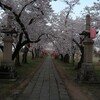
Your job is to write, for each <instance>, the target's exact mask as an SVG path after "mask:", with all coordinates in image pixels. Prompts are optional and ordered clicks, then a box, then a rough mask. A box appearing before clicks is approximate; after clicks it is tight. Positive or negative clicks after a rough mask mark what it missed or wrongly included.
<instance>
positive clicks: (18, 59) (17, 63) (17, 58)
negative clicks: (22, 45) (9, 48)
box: [15, 53, 20, 66]
mask: <svg viewBox="0 0 100 100" xmlns="http://www.w3.org/2000/svg"><path fill="white" fill-rule="evenodd" d="M15 66H20V56H19V53H18V54H17V56H16V59H15Z"/></svg>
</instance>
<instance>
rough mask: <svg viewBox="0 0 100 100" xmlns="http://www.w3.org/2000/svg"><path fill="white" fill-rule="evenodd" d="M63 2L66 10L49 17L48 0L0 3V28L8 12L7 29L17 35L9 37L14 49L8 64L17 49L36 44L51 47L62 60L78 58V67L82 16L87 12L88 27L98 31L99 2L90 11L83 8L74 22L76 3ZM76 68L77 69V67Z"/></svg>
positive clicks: (4, 23)
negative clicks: (77, 55)
mask: <svg viewBox="0 0 100 100" xmlns="http://www.w3.org/2000/svg"><path fill="white" fill-rule="evenodd" d="M55 1H56V0H55ZM63 1H64V2H65V3H66V8H65V9H64V10H62V11H61V12H60V14H55V13H53V10H52V8H51V5H50V2H51V0H1V1H0V7H1V8H0V9H1V10H2V15H1V16H2V19H0V22H1V23H0V24H1V26H5V25H6V18H7V13H8V12H10V13H11V14H12V16H13V19H12V23H11V25H12V27H13V28H14V29H15V30H16V32H17V34H16V35H14V36H13V38H14V46H15V49H14V52H13V54H12V60H14V59H15V58H16V57H17V55H18V53H19V51H20V49H21V48H22V47H23V46H25V45H26V44H28V43H33V45H34V46H33V47H35V44H37V45H39V46H38V47H39V48H40V47H41V48H44V47H45V44H48V43H52V44H53V46H54V48H55V50H56V51H57V52H58V54H62V55H63V56H64V55H66V54H69V55H72V56H73V58H74V55H75V53H79V54H81V59H80V62H81V63H82V61H83V60H82V59H83V51H82V50H83V45H82V41H83V40H82V38H80V36H79V33H81V32H82V31H83V30H85V17H84V15H86V14H87V12H88V13H89V14H90V15H91V18H92V26H95V27H96V29H99V27H100V23H99V20H100V14H99V10H100V6H99V5H100V1H99V0H98V1H97V2H96V3H94V4H93V6H91V7H86V8H85V11H84V12H85V13H83V15H82V17H77V18H76V19H73V18H72V17H71V13H73V9H74V7H75V6H77V5H78V4H79V0H63ZM1 28H2V27H1ZM1 36H2V34H1ZM98 37H99V35H98ZM98 40H99V38H97V39H95V41H96V42H95V46H99V43H98V42H97V41H98ZM1 48H2V46H1ZM37 49H38V48H37ZM79 66H81V64H80V63H79Z"/></svg>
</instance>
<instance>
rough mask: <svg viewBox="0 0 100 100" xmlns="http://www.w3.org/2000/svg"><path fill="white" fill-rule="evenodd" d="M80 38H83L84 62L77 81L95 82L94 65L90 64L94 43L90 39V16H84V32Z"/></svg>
mask: <svg viewBox="0 0 100 100" xmlns="http://www.w3.org/2000/svg"><path fill="white" fill-rule="evenodd" d="M80 35H81V36H84V37H85V39H84V41H83V45H84V61H83V63H82V67H81V68H80V70H79V75H78V76H79V81H90V82H94V81H95V80H96V77H95V72H94V65H93V63H92V58H93V57H92V55H93V43H94V41H93V40H92V39H91V37H90V15H86V30H85V31H83V32H82V33H81V34H80Z"/></svg>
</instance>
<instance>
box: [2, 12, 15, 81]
mask: <svg viewBox="0 0 100 100" xmlns="http://www.w3.org/2000/svg"><path fill="white" fill-rule="evenodd" d="M11 22H12V15H11V14H10V13H8V20H7V26H5V27H4V29H2V30H1V31H2V33H4V34H5V37H4V39H3V41H4V52H3V61H2V62H1V66H0V79H7V80H16V76H17V75H16V70H15V66H14V64H13V62H12V42H13V39H12V34H13V28H12V26H11Z"/></svg>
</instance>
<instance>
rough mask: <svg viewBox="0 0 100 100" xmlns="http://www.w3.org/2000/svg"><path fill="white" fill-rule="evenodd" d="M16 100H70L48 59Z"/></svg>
mask: <svg viewBox="0 0 100 100" xmlns="http://www.w3.org/2000/svg"><path fill="white" fill-rule="evenodd" d="M16 100H70V99H69V96H68V94H67V91H66V90H65V87H64V84H63V82H62V80H61V79H60V77H59V75H58V73H57V71H56V69H55V67H54V64H53V62H52V60H51V58H50V57H48V58H47V59H46V60H45V62H44V63H43V65H42V66H41V68H40V69H39V70H38V71H37V73H35V75H34V77H33V78H32V80H31V81H30V83H29V84H28V86H27V87H26V88H25V90H24V91H23V93H22V94H20V95H19V97H18V98H17V99H16Z"/></svg>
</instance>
